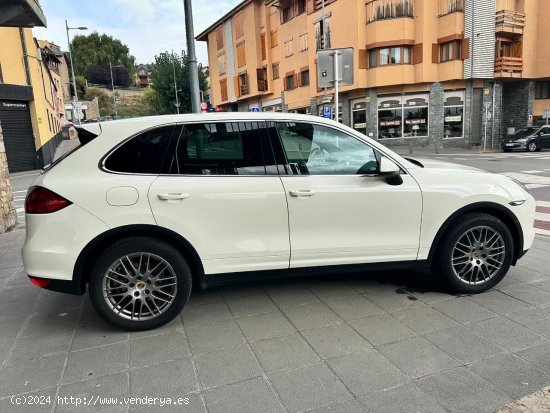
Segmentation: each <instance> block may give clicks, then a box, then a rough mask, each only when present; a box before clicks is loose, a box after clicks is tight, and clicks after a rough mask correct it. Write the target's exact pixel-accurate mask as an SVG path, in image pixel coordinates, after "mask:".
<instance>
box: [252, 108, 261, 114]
mask: <svg viewBox="0 0 550 413" xmlns="http://www.w3.org/2000/svg"><path fill="white" fill-rule="evenodd" d="M259 111H260V108H250V112H255V113H257V112H259Z"/></svg>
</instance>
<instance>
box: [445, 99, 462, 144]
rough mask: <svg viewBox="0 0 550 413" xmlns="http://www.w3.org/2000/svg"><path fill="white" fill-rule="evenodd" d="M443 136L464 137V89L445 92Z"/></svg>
mask: <svg viewBox="0 0 550 413" xmlns="http://www.w3.org/2000/svg"><path fill="white" fill-rule="evenodd" d="M444 107H445V109H444V123H445V138H446V139H449V138H463V137H464V91H463V90H462V91H450V92H445V103H444Z"/></svg>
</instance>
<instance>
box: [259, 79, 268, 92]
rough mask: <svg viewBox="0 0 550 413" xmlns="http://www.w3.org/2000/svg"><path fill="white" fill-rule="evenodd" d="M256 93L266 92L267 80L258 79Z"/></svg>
mask: <svg viewBox="0 0 550 413" xmlns="http://www.w3.org/2000/svg"><path fill="white" fill-rule="evenodd" d="M258 92H267V80H262V79H258Z"/></svg>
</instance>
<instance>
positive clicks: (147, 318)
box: [89, 237, 192, 330]
mask: <svg viewBox="0 0 550 413" xmlns="http://www.w3.org/2000/svg"><path fill="white" fill-rule="evenodd" d="M191 280H192V277H191V271H190V270H189V266H188V265H187V262H186V261H185V259H184V258H183V257H182V256H181V254H180V253H179V252H178V251H177V250H176V249H175V248H174V247H172V246H171V245H168V244H165V243H162V242H159V241H158V240H154V239H151V238H137V237H136V238H127V239H124V240H121V241H118V242H116V243H114V244H113V245H111V246H110V247H108V248H107V249H106V250H105V251H104V252H103V253H102V254H101V255H100V256H99V257H98V259H97V261H96V263H95V265H94V267H93V269H92V273H91V277H90V288H89V290H90V291H89V294H90V299H91V301H92V304H93V306H94V308H95V309H96V311H97V312H98V313H99V314H100V315H101V316H102V317H103V318H104V319H105V320H107V321H108V322H110V323H111V324H114V325H116V326H118V327H121V328H124V329H127V330H148V329H152V328H156V327H160V326H161V325H163V324H166V323H168V322H169V321H171V320H172V319H173V318H175V317H177V315H178V314H179V313H180V312H181V310H182V308H183V306H184V305H185V303H186V302H187V300H188V299H189V295H190V293H191V286H192V281H191Z"/></svg>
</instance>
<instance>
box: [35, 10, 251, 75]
mask: <svg viewBox="0 0 550 413" xmlns="http://www.w3.org/2000/svg"><path fill="white" fill-rule="evenodd" d="M240 1H242V0H215V1H213V0H192V8H193V24H194V29H195V36H196V35H197V34H199V33H200V32H202V31H203V30H204V29H206V28H207V27H208V26H210V25H211V24H212V23H214V22H215V21H216V20H218V19H219V18H220V17H222V16H223V15H224V14H225V13H227V12H228V11H229V10H231V9H232V8H233V7H235V6H236V5H237V4H238V3H240ZM40 4H41V6H42V9H43V11H44V14H45V15H46V19H47V23H48V27H47V28H42V27H40V28H35V29H34V30H33V32H34V36H35V37H36V38H37V39H40V40H49V41H51V42H53V43H55V44H57V45H59V46H61V49H63V50H67V33H66V31H65V19H66V20H67V21H68V23H69V27H77V26H85V27H88V28H89V30H88V31H82V32H81V31H75V30H71V31H70V32H69V34H70V36H71V39H72V36H74V35H76V34H85V33H92V32H94V31H97V32H98V33H100V34H102V33H105V34H107V35H109V36H113V37H115V38H117V39H119V40H121V41H122V43H124V44H126V45H127V46H128V47H129V48H130V54H132V55H133V56H134V57H135V58H136V63H151V62H153V61H154V57H155V55H158V54H160V53H162V52H165V51H172V50H174V52H176V51H181V50H184V49H187V43H186V40H185V15H184V12H183V0H92V1H86V0H80V1H77V0H40ZM195 45H196V46H195V47H196V51H197V59H198V61H199V62H201V63H203V65H207V64H208V54H207V50H206V42H195Z"/></svg>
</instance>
